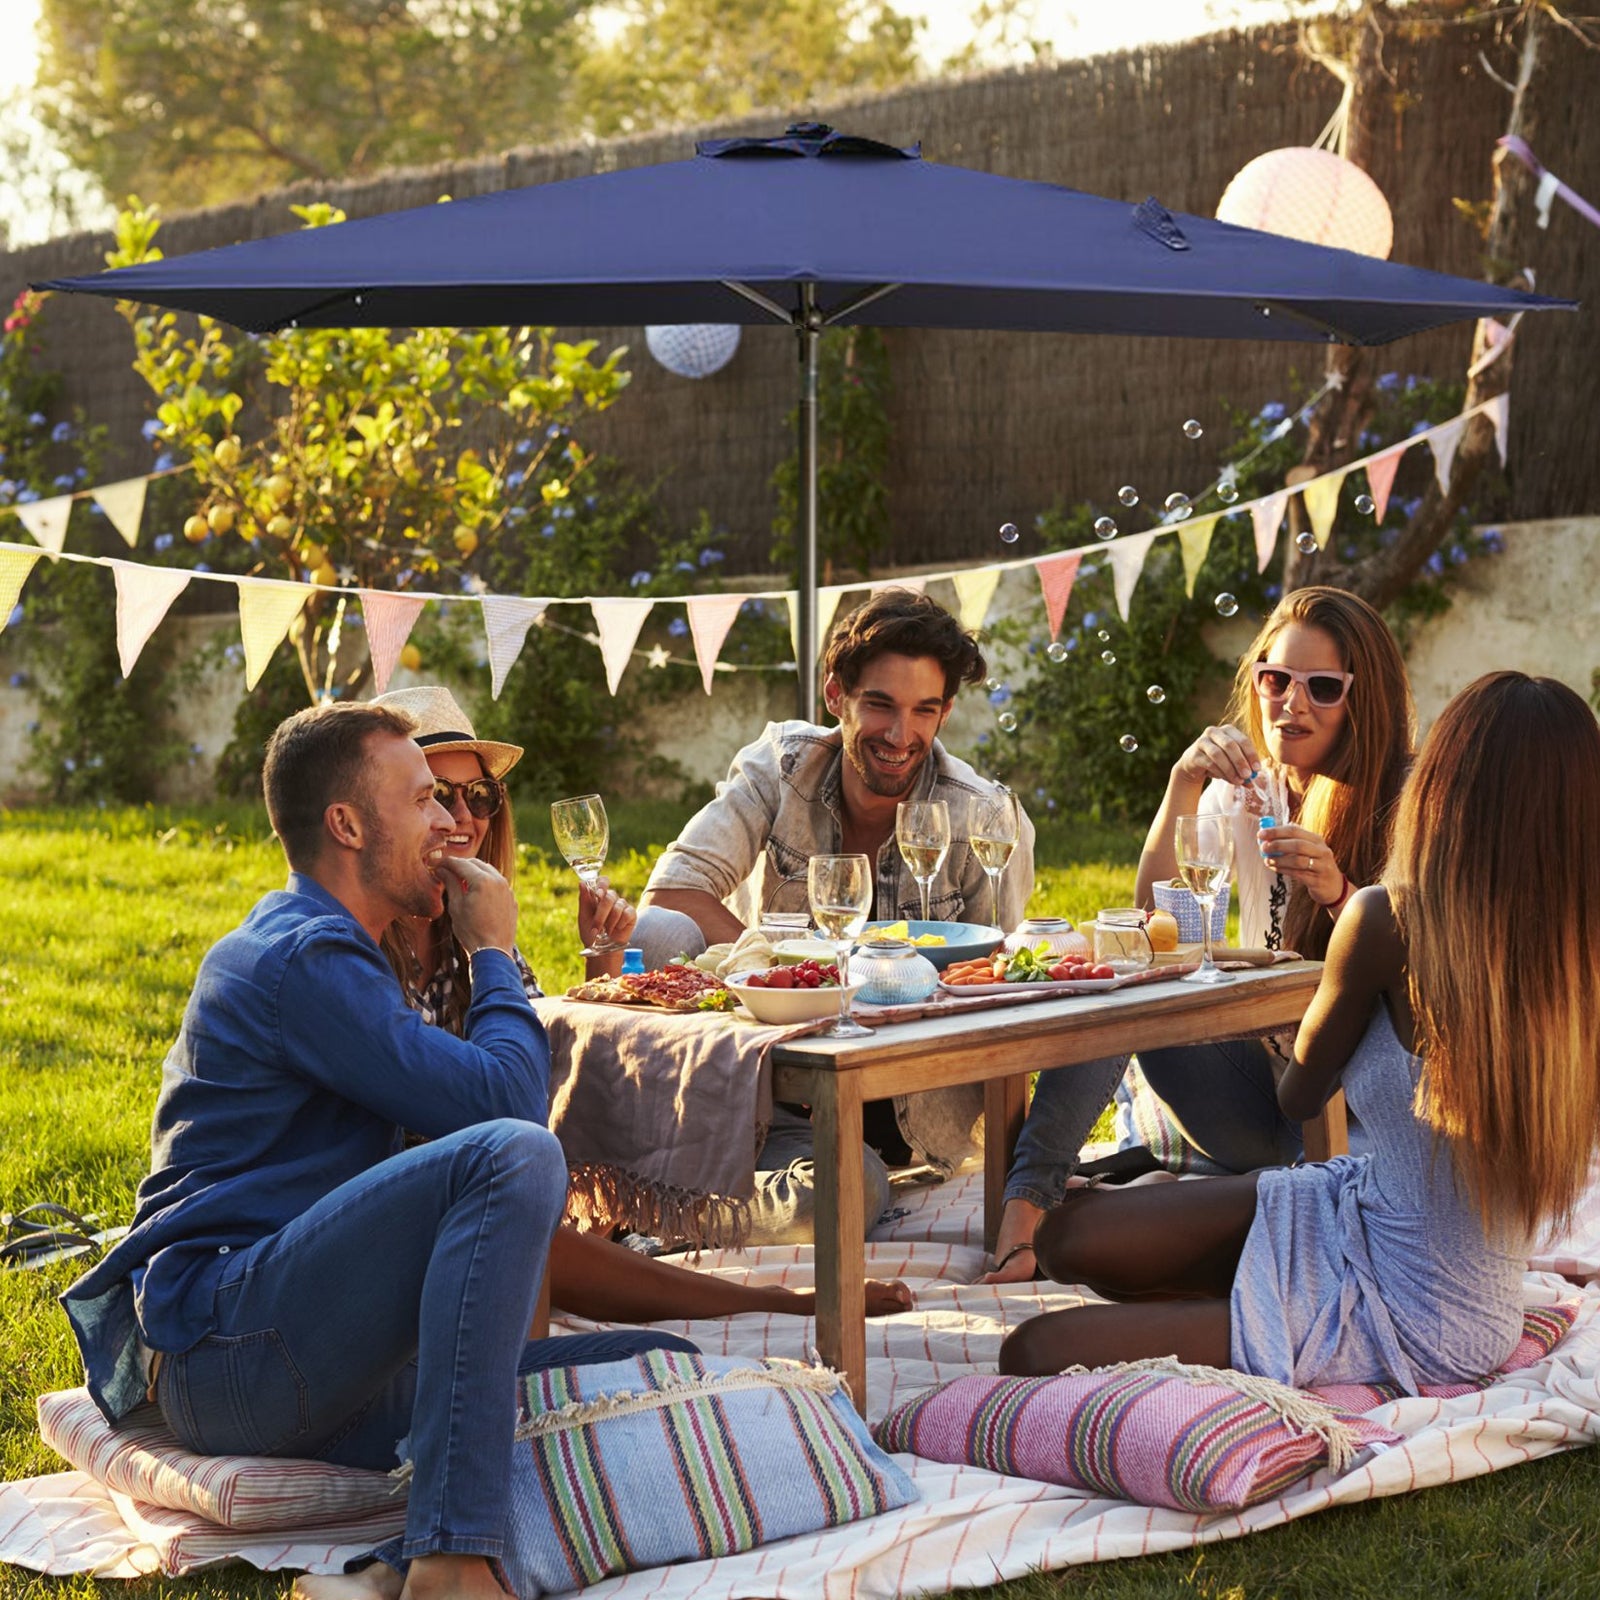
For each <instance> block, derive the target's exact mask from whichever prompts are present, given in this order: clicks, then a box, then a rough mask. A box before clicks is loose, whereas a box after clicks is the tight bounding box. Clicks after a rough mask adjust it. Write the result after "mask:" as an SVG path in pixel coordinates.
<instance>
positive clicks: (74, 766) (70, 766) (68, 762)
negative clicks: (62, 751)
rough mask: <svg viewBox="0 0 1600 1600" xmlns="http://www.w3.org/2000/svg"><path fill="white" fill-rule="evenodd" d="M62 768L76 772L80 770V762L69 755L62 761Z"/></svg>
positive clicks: (64, 770)
mask: <svg viewBox="0 0 1600 1600" xmlns="http://www.w3.org/2000/svg"><path fill="white" fill-rule="evenodd" d="M61 769H62V771H63V772H76V771H77V770H78V763H77V762H76V761H74V760H73V759H72V757H71V756H67V757H66V758H65V759H64V760H63V761H62V763H61Z"/></svg>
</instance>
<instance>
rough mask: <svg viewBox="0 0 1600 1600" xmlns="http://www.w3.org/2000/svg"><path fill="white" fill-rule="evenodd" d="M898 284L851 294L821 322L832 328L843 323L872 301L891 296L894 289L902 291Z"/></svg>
mask: <svg viewBox="0 0 1600 1600" xmlns="http://www.w3.org/2000/svg"><path fill="white" fill-rule="evenodd" d="M904 287H905V285H904V284H900V283H878V284H874V285H873V286H872V288H870V289H863V290H861V292H860V293H859V294H853V295H851V296H850V298H849V299H848V300H846V301H844V302H843V303H842V304H840V305H837V306H835V307H834V309H833V310H832V311H830V312H829V313H828V314H827V316H825V317H824V318H823V319H822V321H823V325H824V326H825V327H830V328H831V327H832V326H833V325H834V323H836V322H841V321H843V319H844V318H846V317H848V316H850V315H852V314H853V313H855V312H857V311H860V310H861V309H862V308H863V307H865V306H870V305H871V304H872V302H873V301H874V300H881V299H883V297H884V296H885V295H886V294H893V293H894V292H895V290H896V289H903V288H904Z"/></svg>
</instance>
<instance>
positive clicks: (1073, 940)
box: [1005, 917, 1090, 961]
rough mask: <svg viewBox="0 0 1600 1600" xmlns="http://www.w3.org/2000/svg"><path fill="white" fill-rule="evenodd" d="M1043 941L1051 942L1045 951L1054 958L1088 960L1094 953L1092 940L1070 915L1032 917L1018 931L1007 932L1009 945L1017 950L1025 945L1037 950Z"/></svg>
mask: <svg viewBox="0 0 1600 1600" xmlns="http://www.w3.org/2000/svg"><path fill="white" fill-rule="evenodd" d="M1041 944H1042V945H1048V946H1049V948H1048V949H1047V950H1046V951H1045V955H1046V956H1047V957H1048V958H1049V959H1050V960H1051V961H1061V960H1064V959H1065V958H1066V957H1067V956H1078V957H1081V958H1082V959H1084V960H1087V959H1088V957H1089V954H1090V951H1089V941H1088V940H1087V939H1086V938H1085V937H1084V936H1083V935H1082V934H1081V933H1079V932H1077V930H1076V929H1074V928H1073V926H1072V923H1071V922H1070V921H1069V920H1068V919H1067V918H1066V917H1029V918H1028V919H1027V921H1026V922H1023V923H1021V924H1020V925H1019V926H1018V928H1017V931H1016V932H1015V933H1013V934H1008V935H1007V937H1006V943H1005V948H1006V949H1007V950H1008V951H1010V952H1012V953H1015V952H1016V951H1018V950H1021V949H1024V948H1026V949H1029V950H1037V949H1038V948H1039V946H1040V945H1041Z"/></svg>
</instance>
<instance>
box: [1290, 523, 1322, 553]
mask: <svg viewBox="0 0 1600 1600" xmlns="http://www.w3.org/2000/svg"><path fill="white" fill-rule="evenodd" d="M1294 547H1295V549H1296V550H1298V551H1299V552H1300V554H1301V555H1303V556H1314V555H1315V554H1316V553H1317V536H1316V534H1314V533H1313V532H1312V531H1311V530H1310V529H1309V528H1302V529H1301V530H1300V531H1299V533H1297V534H1296V535H1295V536H1294Z"/></svg>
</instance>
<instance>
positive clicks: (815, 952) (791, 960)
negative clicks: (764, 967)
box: [772, 939, 839, 967]
mask: <svg viewBox="0 0 1600 1600" xmlns="http://www.w3.org/2000/svg"><path fill="white" fill-rule="evenodd" d="M772 953H773V955H774V956H775V957H776V958H777V961H778V964H779V965H780V966H785V967H788V966H793V965H794V964H795V963H796V962H800V961H818V962H821V963H823V964H824V965H827V964H828V963H830V962H834V961H837V960H838V959H839V947H838V945H834V944H829V943H828V941H827V940H826V939H780V940H779V941H778V942H777V943H776V944H775V945H773V947H772Z"/></svg>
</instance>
